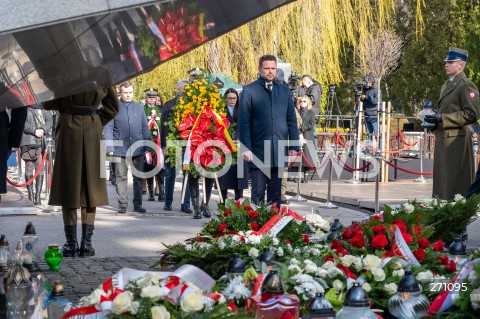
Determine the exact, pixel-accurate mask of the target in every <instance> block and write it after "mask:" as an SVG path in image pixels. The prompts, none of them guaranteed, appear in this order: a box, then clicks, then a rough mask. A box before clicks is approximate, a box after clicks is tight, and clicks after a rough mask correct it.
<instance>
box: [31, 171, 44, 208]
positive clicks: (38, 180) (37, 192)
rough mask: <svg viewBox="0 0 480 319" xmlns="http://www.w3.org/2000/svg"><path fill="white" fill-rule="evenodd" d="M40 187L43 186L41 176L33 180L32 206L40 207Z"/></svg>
mask: <svg viewBox="0 0 480 319" xmlns="http://www.w3.org/2000/svg"><path fill="white" fill-rule="evenodd" d="M42 186H43V175H38V176H37V178H36V179H35V201H34V202H33V204H35V205H40V204H41V203H42V201H41V200H40V195H42Z"/></svg>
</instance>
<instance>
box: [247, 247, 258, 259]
mask: <svg viewBox="0 0 480 319" xmlns="http://www.w3.org/2000/svg"><path fill="white" fill-rule="evenodd" d="M248 256H250V257H252V258H257V257H258V249H257V248H255V247H252V248H250V250H249V251H248Z"/></svg>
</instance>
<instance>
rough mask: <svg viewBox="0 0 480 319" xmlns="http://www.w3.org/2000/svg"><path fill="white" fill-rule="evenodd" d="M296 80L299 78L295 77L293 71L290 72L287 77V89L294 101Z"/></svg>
mask: <svg viewBox="0 0 480 319" xmlns="http://www.w3.org/2000/svg"><path fill="white" fill-rule="evenodd" d="M298 80H300V77H299V76H298V75H297V73H296V72H295V71H292V73H291V74H290V76H289V77H288V88H289V89H290V92H291V93H292V97H293V100H294V101H295V100H296V99H297V98H298Z"/></svg>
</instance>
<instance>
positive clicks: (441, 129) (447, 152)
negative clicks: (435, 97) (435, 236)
mask: <svg viewBox="0 0 480 319" xmlns="http://www.w3.org/2000/svg"><path fill="white" fill-rule="evenodd" d="M467 59H468V51H466V50H462V49H459V48H455V47H450V48H449V50H448V54H447V57H446V59H445V71H446V73H447V76H448V81H447V82H446V83H445V84H444V85H443V86H442V90H441V93H440V99H439V101H438V111H437V110H434V112H433V114H430V115H425V121H426V122H429V123H434V124H435V128H434V130H433V131H434V134H435V152H434V156H435V159H434V164H433V196H434V197H439V198H440V199H445V200H452V199H454V197H455V195H456V194H461V195H463V196H465V195H466V193H467V190H468V188H469V186H470V185H471V184H472V182H473V180H474V175H475V166H474V164H473V163H474V161H473V159H474V157H473V148H472V136H471V134H470V131H469V127H468V125H470V124H473V123H475V122H477V120H478V119H479V118H480V103H479V99H478V88H477V87H476V86H475V84H474V83H473V82H472V81H471V80H470V79H468V78H467V76H466V75H465V73H464V72H463V70H464V68H465V64H466V63H467Z"/></svg>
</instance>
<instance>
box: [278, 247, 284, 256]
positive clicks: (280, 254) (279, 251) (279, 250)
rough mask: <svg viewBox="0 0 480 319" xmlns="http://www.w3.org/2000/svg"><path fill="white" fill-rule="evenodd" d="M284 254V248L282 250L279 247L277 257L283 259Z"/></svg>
mask: <svg viewBox="0 0 480 319" xmlns="http://www.w3.org/2000/svg"><path fill="white" fill-rule="evenodd" d="M283 254H284V251H283V248H282V247H278V249H277V256H280V257H281V256H283Z"/></svg>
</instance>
